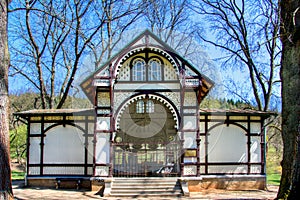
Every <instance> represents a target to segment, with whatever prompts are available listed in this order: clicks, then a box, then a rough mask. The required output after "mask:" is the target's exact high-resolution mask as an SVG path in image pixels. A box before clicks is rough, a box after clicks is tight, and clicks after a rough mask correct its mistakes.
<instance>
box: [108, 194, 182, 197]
mask: <svg viewBox="0 0 300 200" xmlns="http://www.w3.org/2000/svg"><path fill="white" fill-rule="evenodd" d="M181 196H182V194H181V193H116V194H114V193H112V194H111V195H110V197H119V198H122V197H130V198H137V197H144V198H147V197H181Z"/></svg>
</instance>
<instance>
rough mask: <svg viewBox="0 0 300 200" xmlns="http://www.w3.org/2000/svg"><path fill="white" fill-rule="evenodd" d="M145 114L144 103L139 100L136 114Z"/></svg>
mask: <svg viewBox="0 0 300 200" xmlns="http://www.w3.org/2000/svg"><path fill="white" fill-rule="evenodd" d="M144 112H145V107H144V101H143V100H138V101H137V102H136V113H144Z"/></svg>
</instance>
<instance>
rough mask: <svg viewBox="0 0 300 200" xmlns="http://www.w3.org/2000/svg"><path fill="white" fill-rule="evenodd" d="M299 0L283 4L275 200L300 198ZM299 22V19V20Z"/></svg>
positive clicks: (282, 2) (289, 0)
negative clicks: (280, 156) (278, 171)
mask: <svg viewBox="0 0 300 200" xmlns="http://www.w3.org/2000/svg"><path fill="white" fill-rule="evenodd" d="M299 6H300V1H299V0H294V1H293V0H282V1H281V2H280V7H281V30H280V34H281V41H282V58H281V72H280V76H281V80H282V138H283V146H284V149H283V160H282V176H281V181H280V188H279V191H278V195H277V199H296V197H297V196H298V197H299V194H300V188H299V183H300V173H299V172H300V171H299V170H300V157H299V153H300V152H299V149H300V146H299V145H300V136H299V122H300V94H299V88H300V37H299V35H300V27H299V21H298V22H296V21H295V15H294V13H295V11H296V9H297V8H299ZM298 20H299V19H298Z"/></svg>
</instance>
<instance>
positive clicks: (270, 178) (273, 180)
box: [267, 174, 281, 185]
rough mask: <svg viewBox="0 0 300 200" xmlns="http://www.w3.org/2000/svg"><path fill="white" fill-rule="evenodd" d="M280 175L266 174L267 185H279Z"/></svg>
mask: <svg viewBox="0 0 300 200" xmlns="http://www.w3.org/2000/svg"><path fill="white" fill-rule="evenodd" d="M280 177H281V175H280V174H268V175H267V184H269V185H279V184H280Z"/></svg>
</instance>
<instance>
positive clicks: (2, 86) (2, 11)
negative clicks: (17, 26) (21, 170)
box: [0, 0, 12, 200]
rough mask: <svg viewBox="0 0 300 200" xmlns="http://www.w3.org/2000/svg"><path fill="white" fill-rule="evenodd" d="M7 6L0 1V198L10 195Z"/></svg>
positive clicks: (5, 2)
mask: <svg viewBox="0 0 300 200" xmlns="http://www.w3.org/2000/svg"><path fill="white" fill-rule="evenodd" d="M7 7H8V0H1V1H0V24H1V26H0V199H1V200H2V199H9V198H10V196H11V195H12V185H11V170H10V155H9V128H8V127H9V126H8V120H9V116H8V66H9V54H8V43H7Z"/></svg>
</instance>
